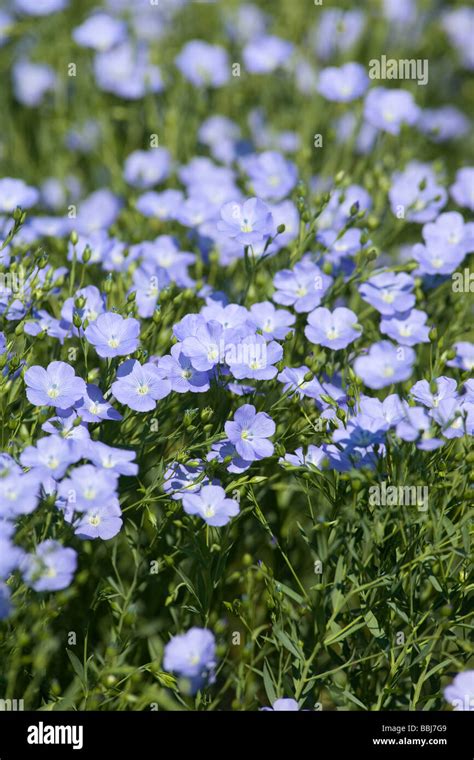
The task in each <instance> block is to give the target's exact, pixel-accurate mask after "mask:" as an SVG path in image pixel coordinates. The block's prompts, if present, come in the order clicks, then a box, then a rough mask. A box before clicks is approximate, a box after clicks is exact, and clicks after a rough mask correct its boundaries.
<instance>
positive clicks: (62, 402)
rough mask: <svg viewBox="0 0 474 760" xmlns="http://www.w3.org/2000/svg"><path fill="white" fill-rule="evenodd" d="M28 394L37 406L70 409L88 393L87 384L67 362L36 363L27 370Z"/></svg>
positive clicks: (29, 398)
mask: <svg viewBox="0 0 474 760" xmlns="http://www.w3.org/2000/svg"><path fill="white" fill-rule="evenodd" d="M25 383H26V386H27V390H26V395H27V397H28V400H29V401H30V402H31V403H32V404H34V405H35V406H55V407H56V408H59V409H68V408H69V407H70V406H74V404H75V403H76V401H79V399H81V398H82V396H83V395H84V394H85V393H86V384H85V382H84V380H82V379H81V378H80V377H76V374H75V372H74V369H73V368H72V367H71V365H70V364H66V362H51V363H50V364H48V366H47V368H46V369H44V367H40V366H38V365H35V366H33V367H30V369H28V370H27V371H26V372H25Z"/></svg>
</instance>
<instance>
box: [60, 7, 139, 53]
mask: <svg viewBox="0 0 474 760" xmlns="http://www.w3.org/2000/svg"><path fill="white" fill-rule="evenodd" d="M72 36H73V39H74V41H75V42H77V44H78V45H82V46H83V47H89V48H92V49H93V50H99V51H105V50H110V48H112V47H114V45H117V44H119V43H120V42H124V41H125V40H126V38H127V25H126V23H125V21H121V20H120V19H117V18H113V17H112V16H109V15H108V14H107V13H93V14H92V15H91V16H89V17H88V18H87V19H86V20H85V21H84V23H83V24H81V25H80V26H77V27H76V28H75V29H73V31H72Z"/></svg>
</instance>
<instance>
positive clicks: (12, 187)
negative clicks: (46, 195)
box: [0, 177, 40, 214]
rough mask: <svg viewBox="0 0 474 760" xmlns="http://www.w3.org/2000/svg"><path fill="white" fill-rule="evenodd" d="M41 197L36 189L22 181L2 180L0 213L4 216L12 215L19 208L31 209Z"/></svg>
mask: <svg viewBox="0 0 474 760" xmlns="http://www.w3.org/2000/svg"><path fill="white" fill-rule="evenodd" d="M39 197H40V194H39V191H38V190H37V189H36V187H30V185H27V184H26V183H25V182H23V180H22V179H12V178H11V177H5V178H4V179H0V212H2V213H4V214H5V213H6V214H11V213H12V212H13V211H15V209H16V207H17V206H20V208H23V209H25V208H31V206H35V205H36V203H38V201H39Z"/></svg>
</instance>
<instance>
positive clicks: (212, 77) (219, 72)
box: [175, 40, 230, 87]
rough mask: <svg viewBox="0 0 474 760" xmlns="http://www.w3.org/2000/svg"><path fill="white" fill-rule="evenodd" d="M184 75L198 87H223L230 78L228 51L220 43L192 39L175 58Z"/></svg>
mask: <svg viewBox="0 0 474 760" xmlns="http://www.w3.org/2000/svg"><path fill="white" fill-rule="evenodd" d="M175 63H176V66H177V67H178V69H179V70H180V71H181V73H182V74H183V76H184V77H185V78H186V79H187V80H188V81H189V82H191V84H193V85H195V86H196V87H201V86H205V87H221V86H222V85H224V84H226V82H228V81H229V79H230V67H229V60H228V57H227V53H226V51H225V50H224V48H222V47H220V46H219V45H210V44H209V43H207V42H203V40H190V42H187V43H186V45H185V46H184V47H183V49H182V50H181V52H180V53H179V55H178V56H177V57H176V59H175Z"/></svg>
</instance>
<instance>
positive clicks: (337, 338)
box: [304, 306, 361, 351]
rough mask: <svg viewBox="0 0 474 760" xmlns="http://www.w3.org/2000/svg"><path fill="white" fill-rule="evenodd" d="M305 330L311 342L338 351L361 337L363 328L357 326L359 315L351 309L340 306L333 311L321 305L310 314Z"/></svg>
mask: <svg viewBox="0 0 474 760" xmlns="http://www.w3.org/2000/svg"><path fill="white" fill-rule="evenodd" d="M304 332H305V335H306V337H307V338H308V340H310V341H311V343H316V344H317V345H319V346H325V347H327V348H332V349H334V350H335V351H336V350H338V349H341V348H346V347H347V346H348V345H349V343H352V342H353V341H354V340H356V339H357V338H359V337H360V335H361V328H360V327H358V326H357V315H356V314H354V312H353V311H351V309H346V308H345V307H343V306H340V307H338V308H337V309H334V311H333V312H331V311H329V309H325V308H323V307H319V308H318V309H315V310H314V311H312V312H311V313H310V314H308V325H307V326H306V327H305V331H304Z"/></svg>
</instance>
